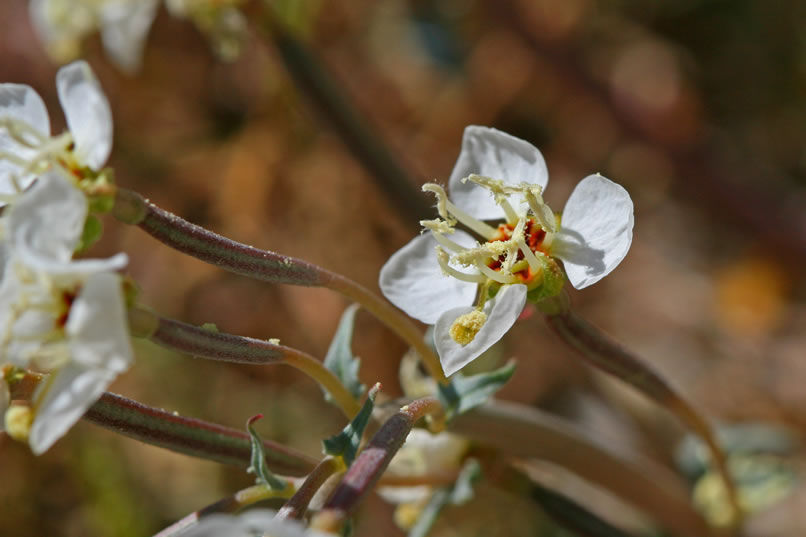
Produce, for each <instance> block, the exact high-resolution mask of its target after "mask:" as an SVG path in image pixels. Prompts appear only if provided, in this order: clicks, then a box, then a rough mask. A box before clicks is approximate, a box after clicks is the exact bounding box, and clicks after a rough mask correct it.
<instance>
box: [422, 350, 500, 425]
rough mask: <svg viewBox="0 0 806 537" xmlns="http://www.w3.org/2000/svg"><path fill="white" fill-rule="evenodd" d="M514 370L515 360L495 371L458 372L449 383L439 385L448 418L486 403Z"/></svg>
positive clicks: (440, 396)
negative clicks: (466, 374) (467, 375)
mask: <svg viewBox="0 0 806 537" xmlns="http://www.w3.org/2000/svg"><path fill="white" fill-rule="evenodd" d="M514 372H515V362H512V361H510V362H509V363H507V364H506V365H505V366H503V367H500V368H498V369H496V370H494V371H489V372H487V373H479V374H478V375H473V376H471V377H465V376H464V375H462V374H461V373H457V374H455V375H454V376H453V377H451V382H450V383H449V384H445V385H439V394H438V395H439V400H440V401H441V402H442V404H443V406H444V407H445V409H446V413H447V416H448V418H449V419H450V418H453V417H454V416H457V415H459V414H464V413H465V412H467V411H468V410H471V409H473V408H475V407H477V406H479V405H481V404H484V403H485V402H486V401H487V400H488V399H489V398H490V397H491V396H492V395H493V394H494V393H495V392H497V391H498V390H499V389H501V387H502V386H503V385H504V384H506V383H507V381H508V380H509V379H510V377H511V376H512V374H513V373H514Z"/></svg>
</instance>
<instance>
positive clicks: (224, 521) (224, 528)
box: [182, 509, 332, 537]
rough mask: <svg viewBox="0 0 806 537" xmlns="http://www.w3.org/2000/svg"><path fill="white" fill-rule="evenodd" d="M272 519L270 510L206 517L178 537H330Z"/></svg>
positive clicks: (289, 521)
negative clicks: (264, 536) (266, 536)
mask: <svg viewBox="0 0 806 537" xmlns="http://www.w3.org/2000/svg"><path fill="white" fill-rule="evenodd" d="M275 515H276V513H275V512H274V511H272V510H271V509H252V510H250V511H246V512H244V513H241V514H238V515H228V514H215V515H210V516H207V517H204V518H202V519H201V520H200V521H199V522H198V524H196V525H195V526H193V527H191V528H189V529H188V530H187V531H185V532H182V537H254V536H255V535H258V534H259V535H271V536H272V537H332V535H331V534H329V533H322V532H321V531H316V530H312V529H309V528H306V527H305V526H303V525H302V524H301V523H300V522H298V521H296V520H289V519H284V520H278V519H276V518H274V517H275ZM255 532H259V533H255Z"/></svg>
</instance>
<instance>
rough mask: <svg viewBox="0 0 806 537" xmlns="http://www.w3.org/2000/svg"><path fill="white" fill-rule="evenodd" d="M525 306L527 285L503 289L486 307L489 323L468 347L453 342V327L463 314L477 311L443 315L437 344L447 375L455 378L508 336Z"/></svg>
mask: <svg viewBox="0 0 806 537" xmlns="http://www.w3.org/2000/svg"><path fill="white" fill-rule="evenodd" d="M525 303H526V286H525V285H522V284H516V285H508V286H504V287H502V288H501V290H500V291H498V294H497V295H496V296H495V298H493V299H492V300H488V301H487V304H485V305H484V312H485V313H486V314H487V322H486V323H484V326H483V327H482V328H481V330H479V333H478V334H476V337H475V338H474V339H473V341H471V342H470V343H468V344H467V345H464V346H462V345H460V344H459V343H457V342H455V341H454V340H453V338H452V337H451V334H450V328H451V326H452V325H453V322H454V321H455V320H456V319H457V318H458V317H459V316H460V315H464V314H465V313H469V312H470V311H473V307H472V306H471V307H462V308H454V309H451V310H448V311H446V312H445V313H443V314H442V315H441V316H440V318H439V319H438V320H437V322H436V324H435V325H434V345H435V346H436V348H437V353H438V354H439V361H440V363H441V364H442V369H443V370H444V371H445V374H446V375H448V376H451V375H453V374H454V373H456V372H457V371H459V370H460V369H462V368H463V367H464V366H466V365H467V364H469V363H470V362H472V361H473V360H475V359H476V358H478V357H479V356H480V355H481V354H482V353H483V352H484V351H486V350H487V349H489V348H490V347H492V346H493V345H494V344H495V343H496V342H498V340H499V339H501V338H502V337H504V334H506V333H507V332H508V331H509V329H510V328H511V327H512V325H513V324H515V321H516V320H517V319H518V316H519V315H520V314H521V312H522V311H523V306H524V304H525Z"/></svg>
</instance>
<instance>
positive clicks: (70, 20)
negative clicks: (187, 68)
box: [29, 0, 159, 73]
mask: <svg viewBox="0 0 806 537" xmlns="http://www.w3.org/2000/svg"><path fill="white" fill-rule="evenodd" d="M158 6H159V3H158V1H157V0H31V3H30V4H29V8H30V13H31V21H32V22H33V26H34V29H35V30H36V32H37V34H39V38H40V39H41V40H42V42H43V43H44V45H45V49H46V50H47V51H48V54H50V55H51V57H52V58H53V59H54V60H56V61H57V62H60V63H61V62H66V61H70V60H72V59H75V58H76V57H77V56H78V55H79V53H80V49H81V41H82V40H83V39H84V38H85V37H86V36H88V35H89V34H91V33H92V32H94V31H96V30H100V32H101V40H102V41H103V44H104V49H105V50H106V53H107V54H108V55H109V57H110V58H111V59H112V61H113V62H114V63H115V64H116V65H117V66H118V67H120V68H121V69H122V70H123V71H125V72H127V73H133V72H135V71H137V69H138V68H139V67H140V59H141V57H142V55H143V46H144V44H145V39H146V35H147V34H148V30H149V28H150V27H151V23H152V22H153V21H154V17H155V16H156V14H157V7H158Z"/></svg>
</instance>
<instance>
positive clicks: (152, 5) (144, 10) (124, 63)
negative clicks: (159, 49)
mask: <svg viewBox="0 0 806 537" xmlns="http://www.w3.org/2000/svg"><path fill="white" fill-rule="evenodd" d="M157 6H158V4H157V2H156V0H138V1H137V2H132V1H131V0H117V1H111V2H106V3H105V4H104V5H103V7H102V8H101V19H102V26H101V40H102V41H103V44H104V49H105V50H106V53H107V54H108V55H109V57H110V58H111V59H112V60H113V61H114V62H115V64H116V65H117V66H118V67H120V68H121V69H122V70H123V71H125V72H126V73H129V74H132V73H134V72H136V71H137V70H138V69H139V68H140V60H141V58H142V55H143V46H144V45H145V39H146V36H147V35H148V30H149V29H150V28H151V23H152V22H153V21H154V17H155V16H156V15H157Z"/></svg>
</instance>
